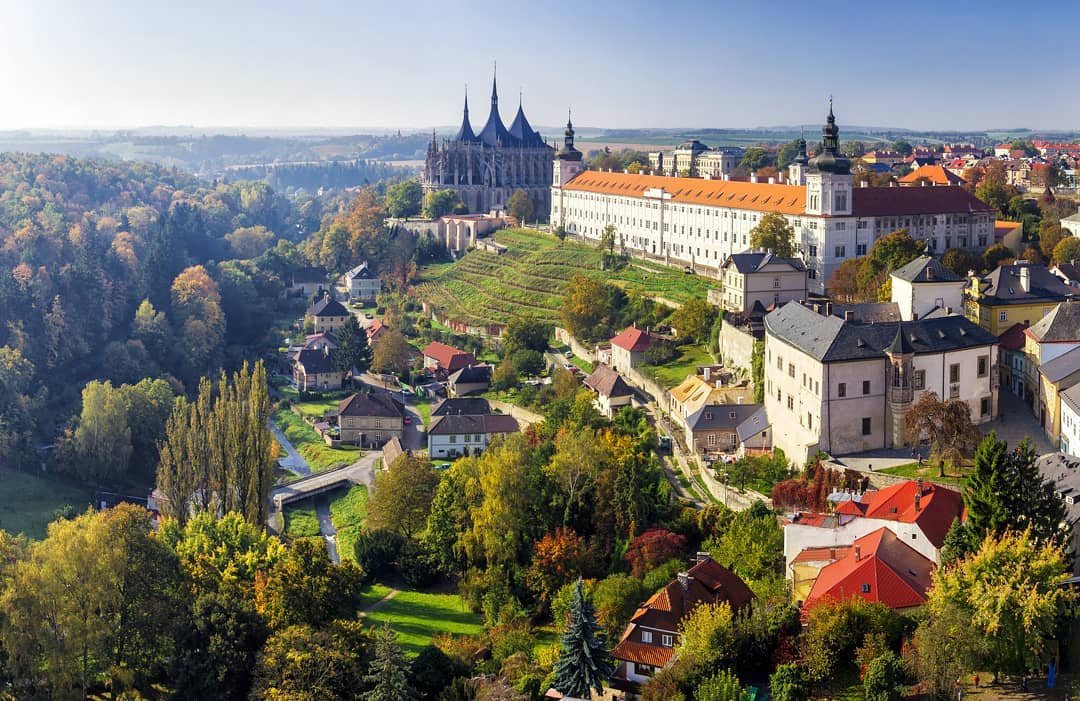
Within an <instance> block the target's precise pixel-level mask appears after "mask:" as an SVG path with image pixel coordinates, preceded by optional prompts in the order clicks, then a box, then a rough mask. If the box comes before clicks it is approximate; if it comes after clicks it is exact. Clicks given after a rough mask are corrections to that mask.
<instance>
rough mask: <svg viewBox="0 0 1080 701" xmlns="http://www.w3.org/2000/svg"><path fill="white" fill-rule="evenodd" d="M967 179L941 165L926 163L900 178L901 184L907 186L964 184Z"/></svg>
mask: <svg viewBox="0 0 1080 701" xmlns="http://www.w3.org/2000/svg"><path fill="white" fill-rule="evenodd" d="M966 183H967V181H966V180H964V179H963V178H962V177H960V176H959V175H957V174H955V173H953V172H951V171H949V170H946V169H945V167H944V166H941V165H937V164H934V165H924V166H920V167H918V168H916V169H915V170H913V171H911V172H910V173H908V174H907V175H905V176H904V177H902V178H900V185H901V186H905V187H911V186H916V187H917V186H919V185H964V184H966Z"/></svg>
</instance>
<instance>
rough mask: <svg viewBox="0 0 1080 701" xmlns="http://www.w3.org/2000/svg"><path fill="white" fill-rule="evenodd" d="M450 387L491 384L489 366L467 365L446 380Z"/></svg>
mask: <svg viewBox="0 0 1080 701" xmlns="http://www.w3.org/2000/svg"><path fill="white" fill-rule="evenodd" d="M446 379H447V381H448V382H449V383H450V384H452V385H462V384H464V385H469V384H483V383H485V382H491V366H490V365H469V366H468V367H463V368H461V369H460V370H458V371H457V372H455V373H453V374H452V375H450V377H448V378H446Z"/></svg>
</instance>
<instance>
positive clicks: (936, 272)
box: [892, 256, 964, 282]
mask: <svg viewBox="0 0 1080 701" xmlns="http://www.w3.org/2000/svg"><path fill="white" fill-rule="evenodd" d="M892 276H893V277H895V278H899V279H901V280H906V281H907V282H958V281H962V280H963V279H964V278H962V277H960V276H959V275H957V274H956V273H954V272H953V271H951V270H949V269H948V268H946V267H945V266H944V265H942V263H941V261H939V260H938V259H937V258H934V257H933V256H919V257H918V258H916V259H915V260H913V261H911V262H910V263H908V264H907V265H904V266H901V267H899V268H897V269H896V270H894V271H892Z"/></svg>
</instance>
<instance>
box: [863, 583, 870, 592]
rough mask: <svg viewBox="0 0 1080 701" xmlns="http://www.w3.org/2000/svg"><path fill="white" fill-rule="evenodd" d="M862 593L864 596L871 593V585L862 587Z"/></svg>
mask: <svg viewBox="0 0 1080 701" xmlns="http://www.w3.org/2000/svg"><path fill="white" fill-rule="evenodd" d="M862 593H863V594H869V593H870V585H869V584H864V585H862Z"/></svg>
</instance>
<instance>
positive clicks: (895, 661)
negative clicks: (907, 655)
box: [863, 652, 904, 701]
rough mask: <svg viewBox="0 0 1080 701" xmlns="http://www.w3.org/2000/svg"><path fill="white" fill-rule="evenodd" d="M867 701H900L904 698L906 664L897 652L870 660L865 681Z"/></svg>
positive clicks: (864, 687)
mask: <svg viewBox="0 0 1080 701" xmlns="http://www.w3.org/2000/svg"><path fill="white" fill-rule="evenodd" d="M863 689H864V690H865V691H866V701H900V699H902V698H903V696H904V663H903V662H902V661H901V660H900V658H899V657H898V656H897V655H896V653H895V652H886V653H885V654H884V655H881V656H880V657H875V658H874V659H872V660H870V663H869V664H868V665H867V666H866V678H865V679H864V680H863Z"/></svg>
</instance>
